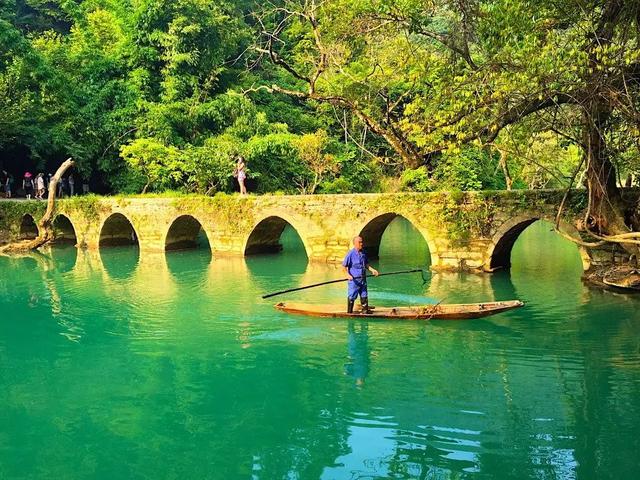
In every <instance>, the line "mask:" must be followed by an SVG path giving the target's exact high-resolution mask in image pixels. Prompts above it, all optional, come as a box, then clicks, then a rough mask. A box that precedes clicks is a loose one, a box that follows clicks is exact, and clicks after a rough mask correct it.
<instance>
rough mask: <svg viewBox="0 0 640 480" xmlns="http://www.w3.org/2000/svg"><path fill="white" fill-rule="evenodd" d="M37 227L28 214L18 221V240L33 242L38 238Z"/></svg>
mask: <svg viewBox="0 0 640 480" xmlns="http://www.w3.org/2000/svg"><path fill="white" fill-rule="evenodd" d="M38 231H39V230H38V225H37V224H36V222H35V220H34V219H33V217H32V216H31V215H29V214H28V213H27V214H26V215H24V216H23V217H22V220H21V221H20V239H22V240H33V239H34V238H36V237H37V236H38Z"/></svg>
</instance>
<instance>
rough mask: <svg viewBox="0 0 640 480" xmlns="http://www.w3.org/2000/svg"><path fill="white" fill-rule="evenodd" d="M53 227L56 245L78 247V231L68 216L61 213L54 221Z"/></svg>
mask: <svg viewBox="0 0 640 480" xmlns="http://www.w3.org/2000/svg"><path fill="white" fill-rule="evenodd" d="M52 226H53V243H54V244H61V243H64V244H72V245H76V244H77V243H78V237H77V235H76V229H75V227H74V226H73V222H72V221H71V219H70V218H69V217H68V216H66V215H64V214H63V213H59V214H58V215H56V217H55V218H54V219H53V223H52Z"/></svg>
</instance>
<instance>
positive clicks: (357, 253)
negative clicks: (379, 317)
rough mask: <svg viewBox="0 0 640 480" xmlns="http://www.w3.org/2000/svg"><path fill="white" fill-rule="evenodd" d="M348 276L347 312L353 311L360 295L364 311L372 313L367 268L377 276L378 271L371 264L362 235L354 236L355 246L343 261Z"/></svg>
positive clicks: (362, 310)
mask: <svg viewBox="0 0 640 480" xmlns="http://www.w3.org/2000/svg"><path fill="white" fill-rule="evenodd" d="M342 267H343V268H344V271H345V273H346V274H347V278H348V279H349V283H348V291H347V313H353V304H354V303H355V301H356V298H358V295H359V296H360V306H361V312H362V313H371V310H369V293H368V292H367V270H368V271H369V272H371V273H372V274H373V275H374V276H375V277H377V276H378V271H377V270H376V269H375V268H373V267H372V266H371V265H369V259H368V258H367V254H366V253H365V251H364V242H363V241H362V237H361V236H359V235H358V236H357V237H354V238H353V248H352V249H351V250H349V253H347V255H346V256H345V257H344V260H343V261H342Z"/></svg>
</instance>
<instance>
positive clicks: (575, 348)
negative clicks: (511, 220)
mask: <svg viewBox="0 0 640 480" xmlns="http://www.w3.org/2000/svg"><path fill="white" fill-rule="evenodd" d="M548 230H549V229H548V226H545V224H534V225H533V226H532V227H530V228H529V229H527V230H526V231H525V232H524V233H523V234H522V236H521V238H520V239H519V240H518V242H517V244H516V246H515V247H514V252H513V256H512V260H513V267H512V270H511V272H502V273H497V274H494V275H484V276H478V275H434V276H433V277H432V278H430V279H428V282H427V284H425V285H423V283H422V279H421V278H420V275H418V274H414V275H405V276H391V277H384V278H379V279H375V280H371V282H370V295H371V298H372V303H374V304H376V305H396V304H418V303H425V302H437V301H440V300H444V302H446V303H454V302H464V301H482V300H491V299H510V298H520V299H522V300H524V301H525V302H526V303H527V305H526V307H525V308H523V309H520V310H517V311H513V312H508V313H506V314H502V315H499V316H495V317H490V318H487V319H482V320H471V321H462V322H443V321H431V322H404V323H391V322H366V321H353V322H349V321H345V320H330V319H317V318H305V317H301V316H293V315H287V314H283V313H280V312H277V311H275V310H274V309H273V308H272V302H270V301H262V300H260V299H259V297H260V295H261V294H264V293H266V292H270V291H274V290H279V289H284V288H288V287H291V286H298V285H303V284H307V283H314V282H317V281H321V280H324V279H331V278H336V277H339V276H341V273H340V271H339V270H338V269H336V268H335V267H332V266H327V265H307V262H306V258H305V256H304V254H303V253H302V252H301V250H300V249H299V245H298V246H296V241H295V240H296V239H295V238H294V237H295V234H294V233H293V232H291V231H286V232H285V235H284V236H285V237H286V239H285V242H284V243H285V250H284V252H283V253H282V254H280V255H276V256H263V257H253V258H248V259H246V260H244V259H219V258H214V259H212V258H211V255H209V254H208V253H205V252H204V251H194V252H177V253H172V254H171V255H169V256H167V257H166V259H165V256H164V255H162V256H158V257H146V256H145V257H141V256H139V255H138V252H137V250H135V249H111V250H104V251H102V253H101V254H94V253H91V252H83V251H79V252H77V253H76V251H75V249H73V248H71V249H69V248H67V249H56V250H54V251H53V252H52V254H51V255H42V256H37V257H32V258H16V259H7V258H0V478H2V479H18V478H20V479H22V478H25V479H84V478H100V479H114V478H116V479H120V478H127V479H129V478H132V479H143V478H144V479H147V478H148V479H158V478H180V479H192V478H193V479H200V478H214V479H217V478H220V479H231V478H241V479H242V478H246V479H281V478H286V479H316V478H322V479H355V478H428V479H432V478H433V479H449V478H451V479H461V478H483V479H484V478H486V479H488V478H492V479H493V478H496V479H525V478H535V479H556V478H557V479H572V478H578V479H606V478H611V479H632V478H638V474H639V472H640V454H639V453H638V452H640V439H639V436H638V432H640V313H639V310H640V297H629V296H622V295H614V294H611V293H606V292H601V291H598V290H592V289H589V288H587V287H585V286H584V285H582V283H581V282H580V278H579V277H580V269H581V265H580V258H579V255H578V253H577V250H576V249H575V247H574V246H572V245H570V244H567V243H566V242H564V241H563V240H561V239H559V238H558V237H557V236H555V235H554V234H552V233H550V232H549V231H548ZM428 258H429V257H428V251H427V249H426V245H425V244H424V242H423V240H422V239H421V237H420V236H419V234H416V232H415V231H413V230H412V229H411V227H410V226H409V225H407V224H403V223H402V222H395V221H394V223H393V224H392V225H391V226H390V227H389V229H388V230H387V232H386V233H385V236H384V238H383V245H382V247H381V259H380V261H379V262H376V263H375V264H376V266H378V267H379V268H380V269H381V270H382V271H389V270H392V269H396V268H408V267H415V266H417V265H419V264H423V265H424V264H426V263H427V262H428ZM344 296H345V293H344V287H343V286H341V285H334V286H329V287H323V288H321V289H316V290H311V291H306V292H298V293H295V294H291V295H288V296H285V297H276V298H275V299H273V300H274V301H277V300H278V298H281V299H284V300H301V301H317V302H322V301H336V302H341V303H343V302H344Z"/></svg>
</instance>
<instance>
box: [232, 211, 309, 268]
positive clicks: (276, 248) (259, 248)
mask: <svg viewBox="0 0 640 480" xmlns="http://www.w3.org/2000/svg"><path fill="white" fill-rule="evenodd" d="M287 226H290V227H291V228H293V229H294V230H295V232H296V233H297V234H298V236H299V237H300V240H301V241H302V244H303V245H304V250H305V253H306V255H307V258H311V250H310V248H309V244H308V241H307V240H306V238H305V237H306V235H305V231H304V230H302V229H301V228H300V224H299V223H298V222H296V221H295V220H292V219H290V218H288V217H286V216H283V215H280V214H277V215H275V214H274V215H269V216H267V217H265V218H263V219H262V220H260V221H259V222H258V223H257V224H255V225H254V226H253V228H252V229H251V233H250V234H249V236H248V237H247V240H246V242H245V244H244V248H243V251H244V254H245V256H246V255H254V254H257V253H278V252H280V251H281V250H282V244H281V243H280V237H281V236H282V232H283V231H284V229H285V228H286V227H287Z"/></svg>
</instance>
